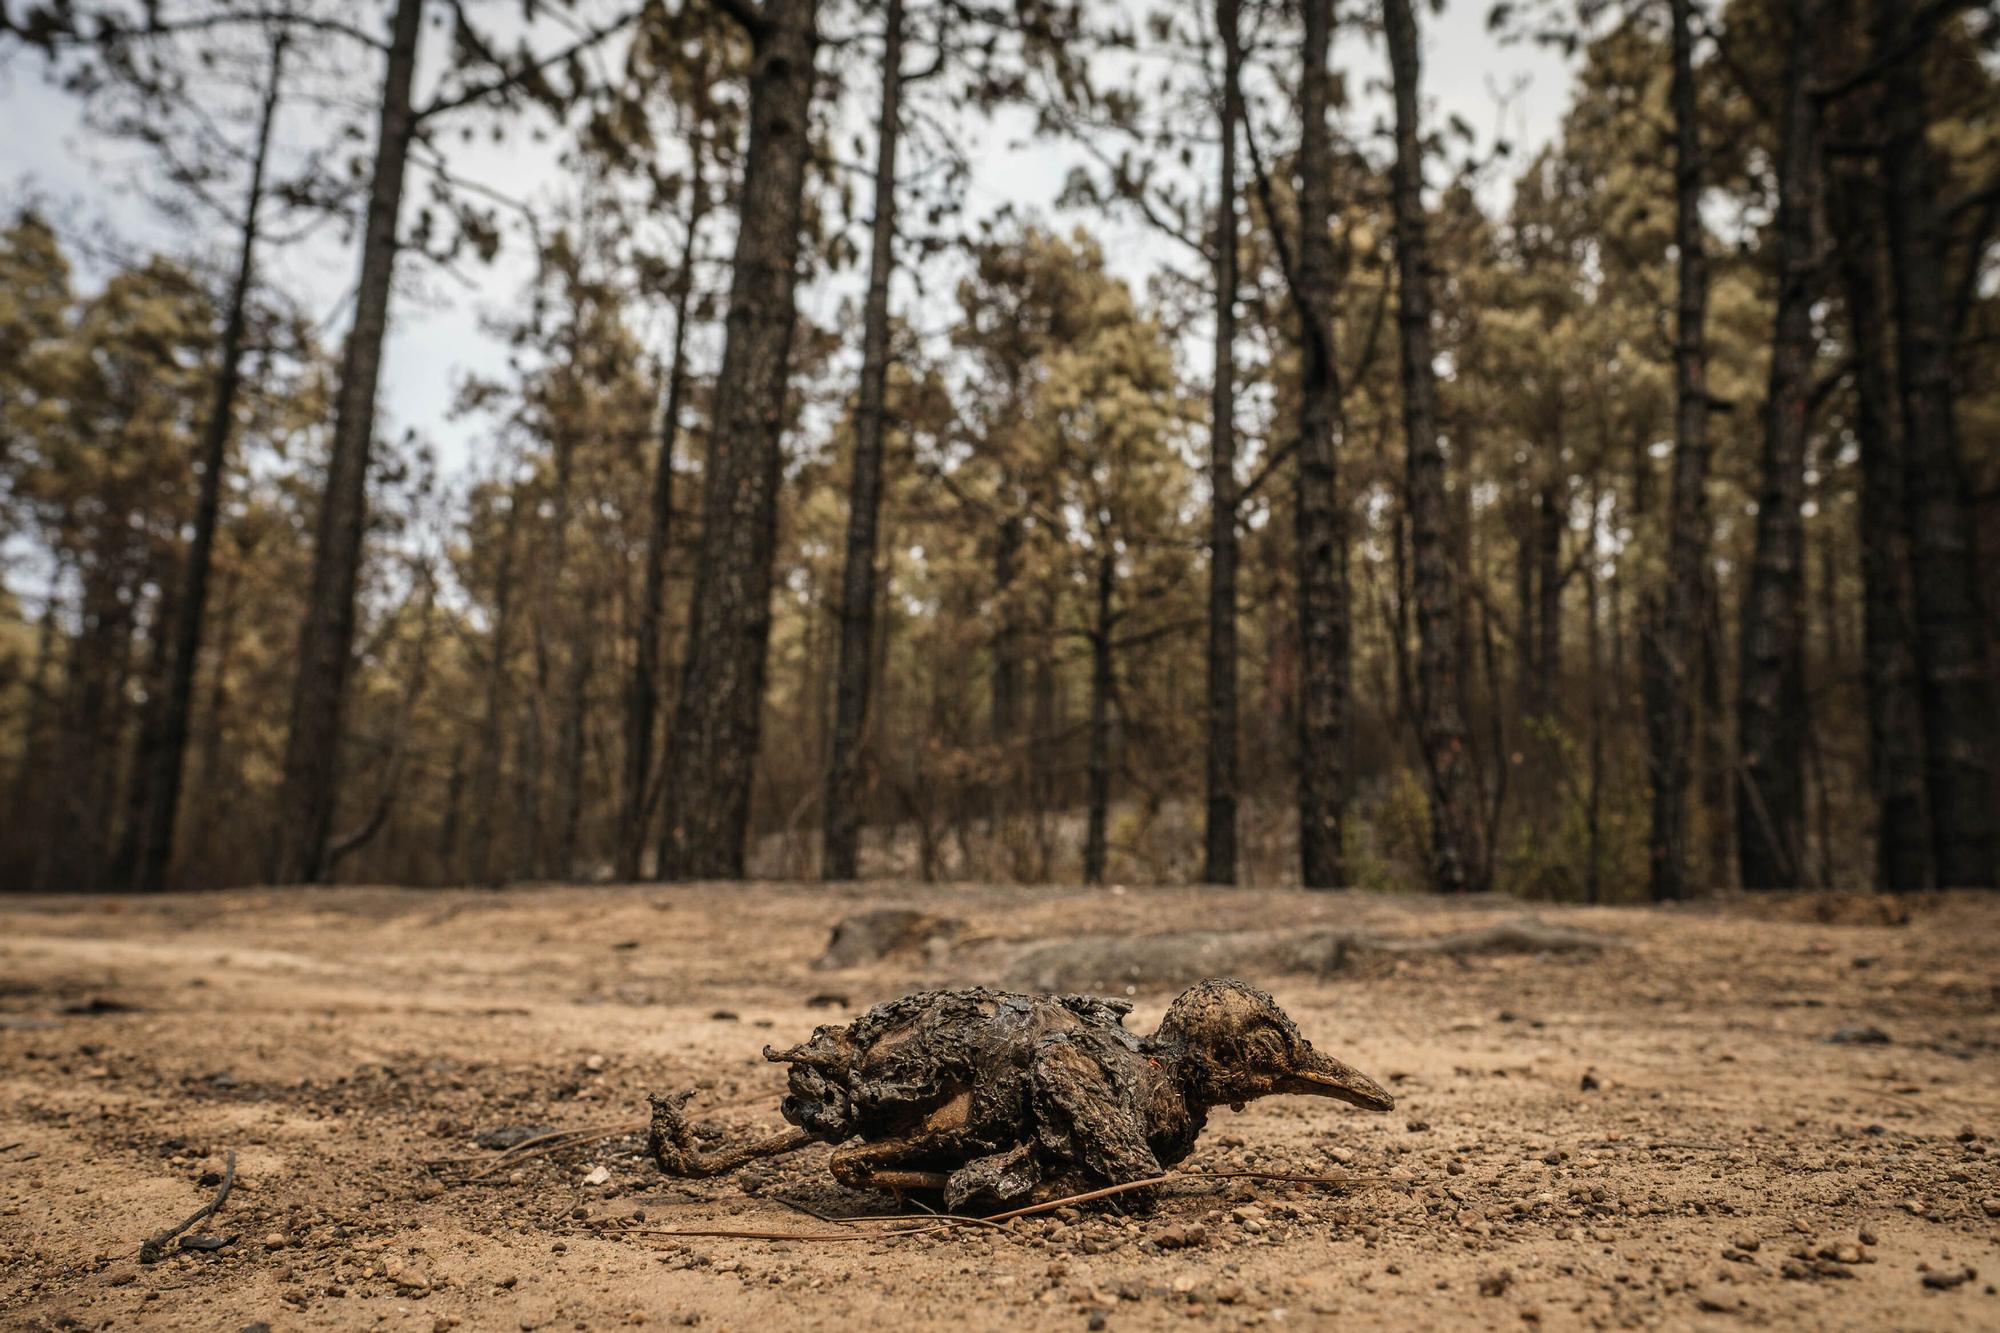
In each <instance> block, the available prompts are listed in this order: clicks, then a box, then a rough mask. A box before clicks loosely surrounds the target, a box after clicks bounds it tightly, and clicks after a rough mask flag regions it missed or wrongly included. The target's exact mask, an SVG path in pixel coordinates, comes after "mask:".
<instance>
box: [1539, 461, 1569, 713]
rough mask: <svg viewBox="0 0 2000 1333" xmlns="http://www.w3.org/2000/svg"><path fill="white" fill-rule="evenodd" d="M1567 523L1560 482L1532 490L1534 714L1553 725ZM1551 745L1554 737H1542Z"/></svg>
mask: <svg viewBox="0 0 2000 1333" xmlns="http://www.w3.org/2000/svg"><path fill="white" fill-rule="evenodd" d="M1568 526H1569V524H1568V516H1567V513H1566V512H1565V507H1564V496H1563V494H1562V488H1561V486H1560V484H1550V485H1547V486H1544V487H1542V489H1541V490H1539V491H1537V492H1536V493H1535V632H1536V640H1535V715H1536V716H1537V717H1539V718H1541V719H1542V721H1543V722H1544V723H1545V724H1547V725H1551V726H1553V725H1554V723H1555V721H1556V701H1557V700H1558V699H1559V698H1561V697H1562V590H1563V583H1564V579H1563V571H1562V539H1563V530H1564V529H1565V528H1567V527H1568ZM1538 744H1539V745H1541V746H1542V747H1543V748H1546V749H1553V747H1554V738H1553V737H1544V738H1542V739H1541V740H1540V741H1539V742H1538Z"/></svg>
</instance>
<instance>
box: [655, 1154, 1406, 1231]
mask: <svg viewBox="0 0 2000 1333" xmlns="http://www.w3.org/2000/svg"><path fill="white" fill-rule="evenodd" d="M1181 1180H1271V1181H1278V1182H1280V1183H1283V1184H1290V1185H1332V1186H1339V1187H1342V1188H1346V1187H1350V1186H1355V1185H1379V1184H1384V1183H1386V1182H1385V1181H1384V1180H1383V1178H1381V1177H1379V1176H1355V1175H1348V1174H1344V1173H1343V1174H1341V1175H1338V1176H1315V1175H1302V1174H1298V1173H1296V1172H1286V1171H1170V1172H1166V1173H1165V1174H1162V1175H1157V1176H1150V1177H1148V1178H1147V1179H1145V1180H1131V1181H1127V1182H1125V1183H1124V1184H1122V1185H1106V1186H1105V1187H1104V1188H1102V1189H1094V1190H1084V1191H1083V1192H1081V1193H1078V1194H1066V1195H1064V1196H1063V1197H1062V1198H1059V1199H1047V1200H1044V1201H1043V1202H1041V1203H1033V1204H1028V1205H1026V1206H1025V1207H1021V1208H1013V1209H1009V1210H1008V1211H1006V1212H1004V1213H992V1214H989V1215H987V1216H985V1217H973V1216H969V1215H965V1214H960V1213H931V1214H929V1215H928V1216H929V1219H930V1220H927V1221H926V1222H924V1224H923V1225H921V1226H910V1227H903V1228H900V1229H898V1230H893V1231H874V1232H868V1231H737V1230H724V1229H721V1228H707V1227H644V1228H633V1229H632V1230H629V1231H625V1232H622V1233H620V1234H623V1235H627V1236H677V1237H685V1238H706V1239H713V1240H779V1241H785V1240H811V1241H820V1240H891V1239H896V1238H899V1237H903V1236H922V1235H927V1234H929V1233H931V1232H934V1231H943V1230H947V1229H949V1228H951V1227H954V1226H970V1227H986V1228H989V1229H991V1230H994V1231H998V1232H1000V1233H1001V1234H1002V1235H1008V1234H1011V1233H1010V1232H1009V1230H1008V1228H1007V1227H1005V1226H1003V1225H1001V1224H1002V1223H1004V1222H1009V1221H1012V1220H1013V1219H1014V1218H1017V1217H1033V1216H1035V1215H1037V1214H1039V1213H1049V1212H1054V1211H1055V1210H1056V1209H1058V1208H1067V1207H1069V1206H1070V1205H1071V1204H1078V1203H1092V1202H1094V1201H1096V1200H1098V1199H1108V1198H1111V1197H1113V1196H1114V1195H1119V1194H1129V1193H1131V1192H1133V1191H1134V1190H1142V1189H1153V1188H1155V1187H1157V1186H1160V1185H1171V1184H1173V1183H1174V1182H1176V1181H1181ZM773 1197H774V1200H775V1202H777V1203H780V1204H783V1205H784V1206H785V1207H787V1208H792V1209H796V1210H797V1211H799V1212H801V1213H804V1214H806V1215H807V1216H808V1217H814V1218H817V1219H819V1220H820V1221H822V1222H831V1223H835V1224H837V1225H841V1226H852V1225H853V1224H855V1223H859V1222H908V1221H911V1220H912V1219H911V1217H910V1215H909V1214H907V1213H860V1214H856V1215H854V1216H851V1217H839V1216H834V1215H832V1214H828V1213H822V1212H820V1211H819V1210H818V1209H815V1208H812V1207H810V1206H808V1205H806V1204H803V1203H800V1202H798V1201H797V1200H795V1199H785V1198H776V1197H775V1196H773Z"/></svg>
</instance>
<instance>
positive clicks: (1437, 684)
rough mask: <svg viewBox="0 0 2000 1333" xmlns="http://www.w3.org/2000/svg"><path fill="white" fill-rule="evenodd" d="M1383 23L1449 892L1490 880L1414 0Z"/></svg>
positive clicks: (1432, 771)
mask: <svg viewBox="0 0 2000 1333" xmlns="http://www.w3.org/2000/svg"><path fill="white" fill-rule="evenodd" d="M1383 18H1384V26H1385V27H1386V29H1387V32H1388V38H1389V64H1390V68H1391V70H1392V71H1393V74H1394V82H1395V99H1396V161H1395V166H1394V169H1393V172H1392V175H1391V181H1392V191H1393V197H1394V203H1395V219H1396V222H1395V225H1396V269H1397V272H1396V277H1397V284H1398V286H1397V293H1398V297H1399V303H1398V309H1397V313H1398V320H1399V323H1400V326H1401V329H1402V372H1403V433H1404V437H1405V449H1406V453H1407V457H1406V462H1405V474H1406V475H1405V485H1406V488H1407V492H1408V495H1407V503H1408V506H1409V517H1410V552H1411V564H1412V566H1413V570H1412V587H1411V597H1412V600H1414V601H1415V602H1416V607H1417V690H1416V694H1417V699H1416V713H1417V739H1418V744H1419V746H1420V747H1421V748H1422V750H1423V757H1424V768H1425V771H1426V772H1427V773H1428V775H1429V777H1430V789H1431V884H1432V886H1433V887H1434V888H1436V889H1437V890H1438V892H1440V893H1462V892H1465V891H1467V890H1477V889H1484V888H1485V887H1486V885H1485V883H1484V882H1483V880H1482V878H1481V874H1480V870H1481V867H1482V866H1483V865H1484V864H1485V857H1484V856H1483V855H1482V854H1481V853H1480V851H1479V847H1478V838H1479V815H1478V804H1479V802H1478V794H1477V784H1476V781H1475V775H1474V773H1473V768H1472V751H1471V748H1470V747H1469V745H1468V744H1467V741H1466V733H1465V719H1464V716H1463V715H1462V713H1461V712H1460V710H1459V700H1460V699H1461V697H1462V696H1463V694H1464V689H1465V685H1464V681H1463V680H1462V679H1461V677H1460V674H1459V673H1460V664H1461V662H1462V661H1463V660H1464V657H1463V654H1462V653H1461V652H1460V649H1459V621H1458V591H1457V587H1456V582H1457V581H1456V578H1455V576H1454V574H1453V571H1452V559H1451V549H1450V547H1451V542H1450V536H1449V522H1450V520H1449V517H1448V514H1447V511H1446V498H1445V470H1444V451H1443V450H1442V448H1441V447H1440V446H1439V442H1438V406H1437V376H1436V372H1435V371H1434V370H1433V363H1434V362H1435V360H1436V352H1435V349H1434V348H1433V346H1432V341H1431V261H1430V237H1429V234H1428V223H1427V219H1426V216H1425V213H1424V200H1423V138H1422V134H1421V126H1420V125H1419V123H1418V109H1417V97H1418V91H1419V88H1420V85H1421V67H1420V64H1419V59H1420V57H1419V51H1418V41H1417V18H1416V13H1415V10H1414V8H1413V6H1412V4H1411V0H1386V3H1385V4H1384V7H1383Z"/></svg>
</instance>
